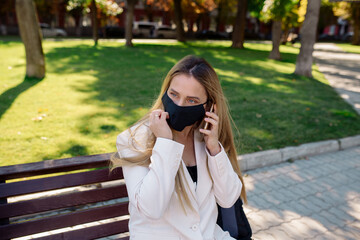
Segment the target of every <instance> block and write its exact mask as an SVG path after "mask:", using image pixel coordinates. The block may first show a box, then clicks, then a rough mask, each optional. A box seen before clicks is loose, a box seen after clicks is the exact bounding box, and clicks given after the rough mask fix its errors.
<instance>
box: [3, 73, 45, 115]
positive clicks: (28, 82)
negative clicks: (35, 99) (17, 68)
mask: <svg viewBox="0 0 360 240" xmlns="http://www.w3.org/2000/svg"><path fill="white" fill-rule="evenodd" d="M41 80H42V79H38V78H29V77H25V78H24V81H22V82H21V83H20V84H18V85H17V86H15V87H13V88H10V89H8V90H6V91H5V92H3V93H2V94H1V95H0V118H2V116H3V114H4V113H5V112H6V111H7V110H8V109H9V108H10V107H11V105H12V104H13V102H14V101H15V100H16V98H17V97H18V96H19V95H20V94H21V93H23V92H25V91H26V90H28V89H29V88H32V87H33V86H35V85H36V84H38V83H39V82H41Z"/></svg>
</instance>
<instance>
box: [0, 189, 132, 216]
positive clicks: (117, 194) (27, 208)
mask: <svg viewBox="0 0 360 240" xmlns="http://www.w3.org/2000/svg"><path fill="white" fill-rule="evenodd" d="M124 197H127V193H126V186H125V185H124V184H123V185H120V186H119V185H118V186H112V187H107V188H100V189H93V190H87V191H80V192H71V193H67V194H61V195H55V196H52V197H45V198H40V199H34V200H28V201H20V202H15V203H9V204H6V205H0V218H11V217H16V216H22V215H28V214H34V213H41V212H45V211H50V210H57V209H62V208H69V207H76V206H81V205H85V204H89V203H96V202H102V201H108V200H112V199H117V198H124Z"/></svg>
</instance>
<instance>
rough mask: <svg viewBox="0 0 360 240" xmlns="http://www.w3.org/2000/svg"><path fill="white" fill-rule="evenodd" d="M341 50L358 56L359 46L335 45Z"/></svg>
mask: <svg viewBox="0 0 360 240" xmlns="http://www.w3.org/2000/svg"><path fill="white" fill-rule="evenodd" d="M336 45H338V46H339V47H340V48H342V50H344V51H345V52H349V53H357V54H360V45H351V44H349V43H337V44H336Z"/></svg>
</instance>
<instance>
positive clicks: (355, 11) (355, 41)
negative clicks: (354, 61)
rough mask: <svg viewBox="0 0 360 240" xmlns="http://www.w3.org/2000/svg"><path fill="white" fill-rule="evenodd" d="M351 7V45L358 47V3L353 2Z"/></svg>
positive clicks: (359, 28) (359, 26)
mask: <svg viewBox="0 0 360 240" xmlns="http://www.w3.org/2000/svg"><path fill="white" fill-rule="evenodd" d="M351 7H352V8H353V16H352V19H353V21H354V24H353V26H354V36H353V37H352V41H351V44H353V45H359V44H360V3H359V2H353V3H352V6H351Z"/></svg>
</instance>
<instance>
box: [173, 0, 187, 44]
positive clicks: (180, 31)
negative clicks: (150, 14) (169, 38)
mask: <svg viewBox="0 0 360 240" xmlns="http://www.w3.org/2000/svg"><path fill="white" fill-rule="evenodd" d="M174 13H175V24H176V36H177V37H176V38H177V40H178V41H179V42H185V33H184V26H183V21H182V9H181V0H174Z"/></svg>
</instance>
